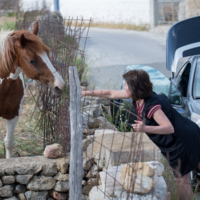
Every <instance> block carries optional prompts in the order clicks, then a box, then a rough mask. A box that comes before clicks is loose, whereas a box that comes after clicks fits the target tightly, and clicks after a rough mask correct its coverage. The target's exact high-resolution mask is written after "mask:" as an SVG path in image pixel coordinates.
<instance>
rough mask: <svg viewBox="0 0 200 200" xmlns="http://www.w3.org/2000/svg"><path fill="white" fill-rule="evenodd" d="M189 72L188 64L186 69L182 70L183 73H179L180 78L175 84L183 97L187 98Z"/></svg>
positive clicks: (189, 66) (189, 65)
mask: <svg viewBox="0 0 200 200" xmlns="http://www.w3.org/2000/svg"><path fill="white" fill-rule="evenodd" d="M190 70H191V64H190V63H188V64H187V65H186V67H185V68H184V70H183V72H182V73H181V76H180V78H179V80H178V82H177V87H178V89H179V91H180V92H181V94H182V96H183V97H186V96H187V89H188V83H189V77H190Z"/></svg>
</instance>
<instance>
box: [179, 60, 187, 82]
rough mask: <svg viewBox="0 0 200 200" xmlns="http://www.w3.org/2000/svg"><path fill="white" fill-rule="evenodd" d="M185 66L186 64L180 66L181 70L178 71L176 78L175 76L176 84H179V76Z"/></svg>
mask: <svg viewBox="0 0 200 200" xmlns="http://www.w3.org/2000/svg"><path fill="white" fill-rule="evenodd" d="M187 64H188V63H185V64H184V65H183V66H182V68H181V69H180V70H179V72H178V74H177V76H176V83H178V82H179V80H180V77H181V75H182V73H183V71H184V69H185V67H186V66H187Z"/></svg>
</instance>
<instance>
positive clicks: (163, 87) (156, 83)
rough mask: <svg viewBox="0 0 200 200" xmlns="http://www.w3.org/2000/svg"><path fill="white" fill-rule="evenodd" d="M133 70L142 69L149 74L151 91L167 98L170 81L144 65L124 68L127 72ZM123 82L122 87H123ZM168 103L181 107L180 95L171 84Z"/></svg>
mask: <svg viewBox="0 0 200 200" xmlns="http://www.w3.org/2000/svg"><path fill="white" fill-rule="evenodd" d="M133 69H143V70H144V71H146V72H147V73H148V74H149V77H150V81H151V82H152V84H153V91H154V92H156V93H157V94H159V93H164V94H165V95H166V96H167V97H168V95H169V90H170V80H169V79H168V78H167V77H166V76H165V75H164V74H162V73H161V72H160V71H158V70H156V69H154V68H152V67H149V66H144V65H130V66H128V67H127V68H126V70H127V71H129V70H133ZM124 84H125V83H124V81H123V85H124ZM170 103H171V104H175V105H182V95H181V93H180V92H179V91H178V89H177V88H176V87H175V86H174V85H173V84H172V88H171V98H170Z"/></svg>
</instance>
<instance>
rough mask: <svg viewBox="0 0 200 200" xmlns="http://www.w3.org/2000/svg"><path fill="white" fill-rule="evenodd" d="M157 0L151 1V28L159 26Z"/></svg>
mask: <svg viewBox="0 0 200 200" xmlns="http://www.w3.org/2000/svg"><path fill="white" fill-rule="evenodd" d="M156 6H157V0H150V26H151V28H153V27H155V26H157V24H158V17H157V9H156Z"/></svg>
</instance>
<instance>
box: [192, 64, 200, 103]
mask: <svg viewBox="0 0 200 200" xmlns="http://www.w3.org/2000/svg"><path fill="white" fill-rule="evenodd" d="M193 96H194V98H195V99H200V61H199V62H197V67H196V71H195V77H194V83H193Z"/></svg>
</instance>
